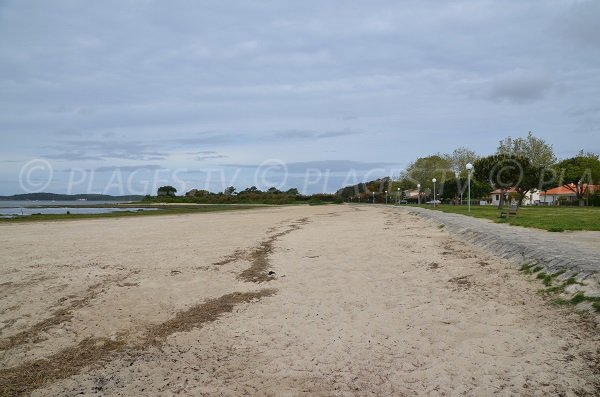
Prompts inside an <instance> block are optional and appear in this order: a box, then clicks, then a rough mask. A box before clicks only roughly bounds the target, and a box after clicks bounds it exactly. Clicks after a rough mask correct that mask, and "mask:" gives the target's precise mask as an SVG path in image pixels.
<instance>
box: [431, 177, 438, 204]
mask: <svg viewBox="0 0 600 397" xmlns="http://www.w3.org/2000/svg"><path fill="white" fill-rule="evenodd" d="M431 182H433V208H435V183H436V182H437V179H435V178H433V179H432V180H431Z"/></svg>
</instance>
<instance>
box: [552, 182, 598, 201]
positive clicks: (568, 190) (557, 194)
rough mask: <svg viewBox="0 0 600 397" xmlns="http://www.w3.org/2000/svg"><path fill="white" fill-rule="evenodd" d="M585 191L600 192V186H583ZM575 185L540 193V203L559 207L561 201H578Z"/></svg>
mask: <svg viewBox="0 0 600 397" xmlns="http://www.w3.org/2000/svg"><path fill="white" fill-rule="evenodd" d="M583 189H584V190H588V191H589V192H590V193H594V192H595V191H600V185H583ZM575 190H576V187H575V184H573V183H571V184H569V185H563V186H559V187H555V188H553V189H548V190H546V191H545V192H541V193H540V203H541V204H545V205H558V204H559V201H565V200H566V201H569V202H573V201H576V200H577V194H576V193H575Z"/></svg>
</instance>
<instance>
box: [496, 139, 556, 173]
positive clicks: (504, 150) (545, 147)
mask: <svg viewBox="0 0 600 397" xmlns="http://www.w3.org/2000/svg"><path fill="white" fill-rule="evenodd" d="M496 154H504V155H510V156H519V157H525V158H527V159H528V160H529V162H530V163H531V165H532V166H534V167H537V168H539V169H542V168H544V167H549V166H551V165H552V164H554V163H556V156H555V155H554V150H553V148H552V145H550V144H548V143H546V141H544V140H543V139H541V138H537V137H535V136H534V135H533V133H532V132H531V131H529V134H527V137H526V138H515V139H512V138H511V137H510V136H509V137H508V138H505V139H503V140H501V141H500V143H499V145H498V149H497V150H496Z"/></svg>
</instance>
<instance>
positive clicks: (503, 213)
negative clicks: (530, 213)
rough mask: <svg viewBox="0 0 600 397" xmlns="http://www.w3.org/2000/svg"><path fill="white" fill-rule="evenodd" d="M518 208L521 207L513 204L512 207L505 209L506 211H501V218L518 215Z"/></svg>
mask: <svg viewBox="0 0 600 397" xmlns="http://www.w3.org/2000/svg"><path fill="white" fill-rule="evenodd" d="M517 209H519V207H517V206H516V205H511V206H510V207H508V210H504V211H500V218H506V217H509V216H511V215H515V216H516V215H517Z"/></svg>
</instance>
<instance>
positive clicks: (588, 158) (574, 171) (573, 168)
mask: <svg viewBox="0 0 600 397" xmlns="http://www.w3.org/2000/svg"><path fill="white" fill-rule="evenodd" d="M555 170H556V172H557V174H558V178H559V182H558V185H562V186H564V187H565V188H567V189H569V190H571V191H572V192H573V193H575V195H576V196H577V200H579V205H580V206H583V205H584V204H585V201H584V198H585V195H586V193H587V192H588V191H589V185H593V184H594V182H595V183H598V181H600V160H599V157H598V155H597V154H594V153H586V154H584V153H583V150H582V151H581V152H579V155H577V156H575V157H572V158H569V159H566V160H563V161H561V162H559V163H558V164H556V166H555Z"/></svg>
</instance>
